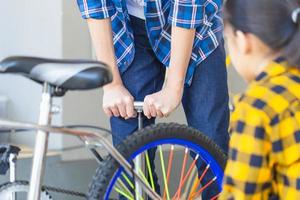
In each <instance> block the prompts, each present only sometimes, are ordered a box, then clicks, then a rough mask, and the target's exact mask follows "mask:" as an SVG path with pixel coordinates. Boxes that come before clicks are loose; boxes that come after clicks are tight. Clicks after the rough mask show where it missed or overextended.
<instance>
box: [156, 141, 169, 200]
mask: <svg viewBox="0 0 300 200" xmlns="http://www.w3.org/2000/svg"><path fill="white" fill-rule="evenodd" d="M159 155H160V163H161V169H162V172H163V178H164V184H165V190H166V194H167V200H170V194H169V188H168V183H167V177H166V168H165V161H164V156H163V152H162V147H161V146H159Z"/></svg>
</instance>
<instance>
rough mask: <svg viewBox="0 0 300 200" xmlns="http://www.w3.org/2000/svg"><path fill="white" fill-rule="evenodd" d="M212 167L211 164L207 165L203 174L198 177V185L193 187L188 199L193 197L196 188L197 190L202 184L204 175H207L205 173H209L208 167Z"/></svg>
mask: <svg viewBox="0 0 300 200" xmlns="http://www.w3.org/2000/svg"><path fill="white" fill-rule="evenodd" d="M209 168H210V164H208V165H206V168H205V170H204V171H203V173H202V174H201V176H200V178H199V179H198V181H197V183H196V185H195V186H194V187H193V189H192V191H191V193H190V196H189V198H188V199H192V197H193V196H194V193H195V190H197V188H198V186H199V185H200V183H201V181H202V179H203V177H204V176H205V174H206V173H207V171H208V169H209Z"/></svg>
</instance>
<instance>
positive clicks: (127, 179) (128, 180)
mask: <svg viewBox="0 0 300 200" xmlns="http://www.w3.org/2000/svg"><path fill="white" fill-rule="evenodd" d="M122 176H123V178H124V179H125V180H126V182H127V183H128V184H129V186H130V187H131V189H133V188H134V186H133V183H132V182H131V180H130V179H129V178H128V177H127V175H126V174H124V172H123V173H122Z"/></svg>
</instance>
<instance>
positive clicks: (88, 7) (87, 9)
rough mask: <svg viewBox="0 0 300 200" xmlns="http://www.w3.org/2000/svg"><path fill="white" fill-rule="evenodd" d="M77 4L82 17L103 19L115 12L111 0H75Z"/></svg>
mask: <svg viewBox="0 0 300 200" xmlns="http://www.w3.org/2000/svg"><path fill="white" fill-rule="evenodd" d="M77 4H78V7H79V10H80V12H81V16H82V17H83V18H84V19H88V18H94V19H104V18H108V17H111V16H112V15H113V14H114V13H115V7H114V5H113V2H112V0H77Z"/></svg>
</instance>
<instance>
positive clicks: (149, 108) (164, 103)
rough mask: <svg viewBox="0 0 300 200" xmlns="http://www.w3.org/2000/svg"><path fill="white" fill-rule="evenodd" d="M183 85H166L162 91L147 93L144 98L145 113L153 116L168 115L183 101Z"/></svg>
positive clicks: (147, 115) (148, 116) (149, 116)
mask: <svg viewBox="0 0 300 200" xmlns="http://www.w3.org/2000/svg"><path fill="white" fill-rule="evenodd" d="M182 94H183V87H179V88H174V87H168V86H166V87H165V88H163V89H162V90H161V91H159V92H156V93H154V94H150V95H147V96H146V97H145V99H144V108H143V110H144V115H145V116H146V117H147V118H148V119H150V118H151V117H168V116H169V114H170V113H171V112H172V111H174V110H175V109H176V108H177V107H178V105H179V104H180V102H181V99H182Z"/></svg>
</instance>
